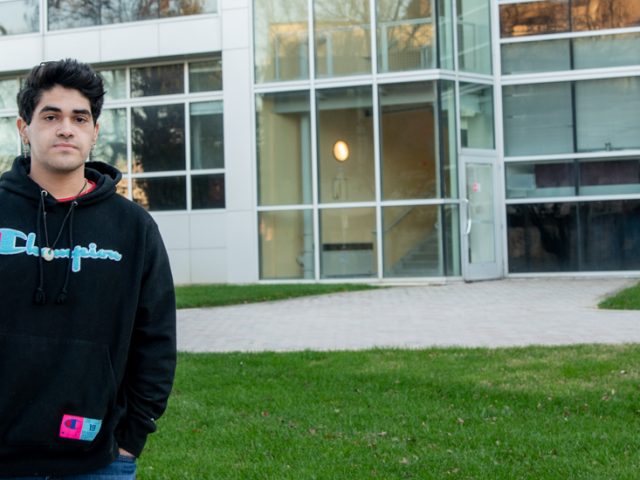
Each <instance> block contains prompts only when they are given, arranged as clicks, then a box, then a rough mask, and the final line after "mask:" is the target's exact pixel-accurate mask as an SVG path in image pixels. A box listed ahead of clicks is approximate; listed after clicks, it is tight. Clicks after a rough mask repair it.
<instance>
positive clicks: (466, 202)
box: [464, 198, 471, 235]
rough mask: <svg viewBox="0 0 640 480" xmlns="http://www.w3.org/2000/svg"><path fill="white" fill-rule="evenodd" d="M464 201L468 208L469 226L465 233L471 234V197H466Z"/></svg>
mask: <svg viewBox="0 0 640 480" xmlns="http://www.w3.org/2000/svg"><path fill="white" fill-rule="evenodd" d="M464 203H465V206H466V209H467V228H466V230H465V232H464V234H465V235H469V234H470V233H471V206H470V204H469V199H468V198H465V199H464Z"/></svg>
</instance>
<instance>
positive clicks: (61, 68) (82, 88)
mask: <svg viewBox="0 0 640 480" xmlns="http://www.w3.org/2000/svg"><path fill="white" fill-rule="evenodd" d="M56 85H60V86H61V87H64V88H70V89H73V90H78V91H79V92H80V93H81V94H82V95H83V96H84V97H86V98H87V100H89V104H90V105H91V115H92V117H93V122H94V124H95V122H96V121H97V120H98V117H99V116H100V112H101V111H102V104H103V102H104V94H105V91H104V82H103V80H102V77H101V76H100V75H99V74H98V73H96V72H95V71H94V70H93V69H92V68H91V67H90V66H89V65H87V64H86V63H82V62H78V61H77V60H74V59H71V58H67V59H64V60H59V61H55V62H43V63H41V64H40V65H37V66H35V67H33V68H32V69H31V71H30V72H29V75H27V78H26V81H25V83H24V85H23V86H22V88H21V89H20V92H19V93H18V112H19V114H20V117H21V118H22V119H23V120H24V121H25V122H27V125H29V124H31V120H32V118H33V111H34V110H35V108H36V105H38V102H39V101H40V99H41V98H42V93H43V92H46V91H48V90H51V89H52V88H53V87H55V86H56Z"/></svg>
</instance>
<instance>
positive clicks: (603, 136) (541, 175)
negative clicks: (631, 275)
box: [499, 0, 640, 273]
mask: <svg viewBox="0 0 640 480" xmlns="http://www.w3.org/2000/svg"><path fill="white" fill-rule="evenodd" d="M499 10H500V35H501V37H502V41H501V64H502V70H503V74H505V75H506V76H509V75H511V74H518V75H519V77H518V80H517V81H514V82H512V84H509V85H506V86H504V87H503V89H502V100H503V101H502V103H503V111H502V115H503V127H504V152H505V187H506V191H505V197H506V207H505V208H506V224H507V240H508V242H507V243H508V245H507V251H508V271H509V272H511V273H541V272H588V271H629V270H638V269H640V263H639V261H638V259H639V258H640V257H638V255H637V249H638V246H639V244H638V242H639V234H638V232H639V228H640V216H639V215H638V214H639V213H640V210H639V208H640V200H639V198H640V197H639V195H640V162H639V161H638V153H637V152H638V150H639V149H640V141H639V140H638V138H640V136H639V134H640V122H639V121H638V117H637V115H636V113H635V112H636V111H637V109H638V107H639V106H640V77H638V76H637V75H629V74H628V73H626V74H625V72H624V69H625V68H628V67H633V66H637V65H638V64H640V56H639V55H638V48H637V47H636V46H637V43H638V39H639V38H640V32H638V28H637V27H639V26H640V3H638V2H635V1H630V0H592V1H587V0H571V1H569V0H546V1H533V2H520V3H515V2H514V3H509V4H504V5H500V6H499ZM613 29H626V30H621V31H620V32H615V31H613V32H612V30H613ZM634 29H635V31H634ZM548 34H553V36H551V37H550V38H549V37H541V36H540V35H548ZM620 67H622V68H620ZM585 69H590V70H589V74H588V75H585V76H584V78H578V79H577V80H576V79H569V78H567V76H569V75H571V74H570V73H568V72H569V71H576V72H575V74H573V76H574V78H575V77H576V76H577V75H580V73H581V72H579V71H580V70H585ZM614 72H618V73H614ZM538 73H545V75H547V76H548V79H547V80H545V81H543V82H541V81H540V80H536V79H535V76H532V77H528V75H529V74H538ZM612 73H614V74H613V75H612ZM598 77H601V78H598ZM505 78H508V77H505ZM536 82H537V83H536ZM634 251H635V252H636V253H635V254H634V253H633V252H634Z"/></svg>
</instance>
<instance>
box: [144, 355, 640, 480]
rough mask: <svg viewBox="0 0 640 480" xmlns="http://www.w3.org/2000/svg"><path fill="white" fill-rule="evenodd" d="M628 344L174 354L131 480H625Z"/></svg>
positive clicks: (632, 465) (636, 381) (631, 436)
mask: <svg viewBox="0 0 640 480" xmlns="http://www.w3.org/2000/svg"><path fill="white" fill-rule="evenodd" d="M639 365H640V346H635V345H627V346H572V347H559V348H555V347H554V348H533V347H532V348H523V349H428V350H371V351H364V352H331V353H319V352H298V353H279V354H276V353H259V354H249V353H237V354H181V355H180V358H179V367H178V373H177V381H176V385H175V390H174V393H173V395H172V397H171V400H170V403H169V409H168V411H167V413H166V415H165V416H164V417H163V418H162V419H161V420H160V421H159V432H158V433H157V434H154V435H152V436H151V437H150V439H149V443H148V445H147V449H146V451H145V454H144V455H143V457H142V458H141V459H140V463H139V478H140V479H141V480H146V479H167V480H183V479H184V480H190V479H191V480H206V479H212V480H214V479H215V480H220V479H224V480H227V479H229V480H232V479H238V480H240V479H242V480H248V479H261V480H262V479H273V480H282V479H291V480H306V479H327V480H334V479H345V480H347V479H348V480H360V479H369V478H374V479H407V478H408V479H447V478H451V479H490V480H494V479H505V480H515V479H536V480H539V479H562V480H565V479H567V480H576V479H585V480H587V479H588V480H596V479H608V480H609V479H615V480H620V479H637V478H639V475H640V474H639V473H638V472H640V435H639V434H638V426H639V423H640V367H639Z"/></svg>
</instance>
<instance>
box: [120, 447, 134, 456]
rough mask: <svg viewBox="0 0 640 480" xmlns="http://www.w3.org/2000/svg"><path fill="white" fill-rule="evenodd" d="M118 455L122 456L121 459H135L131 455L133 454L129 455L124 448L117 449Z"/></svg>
mask: <svg viewBox="0 0 640 480" xmlns="http://www.w3.org/2000/svg"><path fill="white" fill-rule="evenodd" d="M118 453H119V454H120V455H122V456H123V457H131V458H135V455H133V454H131V453H129V452H127V451H126V450H125V449H124V448H119V449H118Z"/></svg>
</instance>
